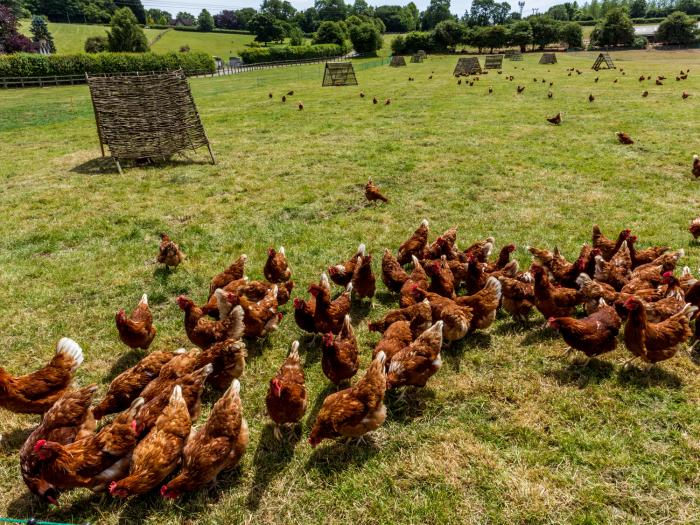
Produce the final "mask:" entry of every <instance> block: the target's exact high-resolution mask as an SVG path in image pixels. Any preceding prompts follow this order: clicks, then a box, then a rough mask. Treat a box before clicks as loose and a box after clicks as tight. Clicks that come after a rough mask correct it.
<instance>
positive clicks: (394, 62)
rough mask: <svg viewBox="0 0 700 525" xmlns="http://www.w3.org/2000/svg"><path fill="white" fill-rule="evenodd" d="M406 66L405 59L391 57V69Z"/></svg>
mask: <svg viewBox="0 0 700 525" xmlns="http://www.w3.org/2000/svg"><path fill="white" fill-rule="evenodd" d="M405 65H406V59H405V58H404V57H402V56H401V55H395V56H393V57H391V62H389V66H391V67H401V66H405Z"/></svg>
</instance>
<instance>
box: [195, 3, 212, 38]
mask: <svg viewBox="0 0 700 525" xmlns="http://www.w3.org/2000/svg"><path fill="white" fill-rule="evenodd" d="M197 27H198V28H199V30H200V31H203V32H205V33H209V32H210V31H211V30H212V29H214V17H213V16H211V13H210V12H209V11H207V10H206V9H202V12H201V13H199V16H198V17H197Z"/></svg>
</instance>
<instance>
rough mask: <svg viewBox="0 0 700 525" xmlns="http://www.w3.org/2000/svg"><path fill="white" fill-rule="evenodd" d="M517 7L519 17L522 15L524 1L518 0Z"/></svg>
mask: <svg viewBox="0 0 700 525" xmlns="http://www.w3.org/2000/svg"><path fill="white" fill-rule="evenodd" d="M518 7H519V8H520V18H522V17H523V8H524V7H525V2H524V1H523V0H520V1H519V2H518Z"/></svg>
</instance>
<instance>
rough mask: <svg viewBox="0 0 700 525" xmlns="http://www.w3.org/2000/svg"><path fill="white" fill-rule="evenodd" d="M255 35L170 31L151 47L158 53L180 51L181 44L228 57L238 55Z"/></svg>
mask: <svg viewBox="0 0 700 525" xmlns="http://www.w3.org/2000/svg"><path fill="white" fill-rule="evenodd" d="M253 38H254V37H253V35H235V34H227V33H195V32H190V31H174V30H173V31H168V32H167V33H166V34H164V35H163V37H162V38H161V39H160V40H158V42H156V43H155V45H154V46H153V47H152V48H151V49H152V50H153V51H154V52H156V53H166V52H168V51H179V50H180V47H181V46H184V45H188V46H190V50H191V51H205V52H206V53H209V54H211V55H215V56H219V57H221V58H224V59H226V58H228V57H229V56H231V55H238V54H239V53H240V51H241V50H243V49H245V45H246V44H249V43H250V42H252V41H253Z"/></svg>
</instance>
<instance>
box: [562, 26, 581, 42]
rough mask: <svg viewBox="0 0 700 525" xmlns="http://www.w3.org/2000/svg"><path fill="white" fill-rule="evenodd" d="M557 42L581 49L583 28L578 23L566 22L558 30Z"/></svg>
mask: <svg viewBox="0 0 700 525" xmlns="http://www.w3.org/2000/svg"><path fill="white" fill-rule="evenodd" d="M559 40H561V41H562V42H564V43H566V45H568V46H569V47H583V28H582V27H581V24H579V23H578V22H567V23H566V24H562V26H561V28H560V29H559Z"/></svg>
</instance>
